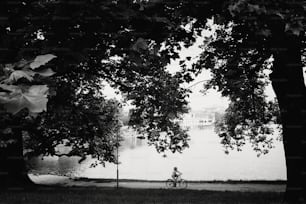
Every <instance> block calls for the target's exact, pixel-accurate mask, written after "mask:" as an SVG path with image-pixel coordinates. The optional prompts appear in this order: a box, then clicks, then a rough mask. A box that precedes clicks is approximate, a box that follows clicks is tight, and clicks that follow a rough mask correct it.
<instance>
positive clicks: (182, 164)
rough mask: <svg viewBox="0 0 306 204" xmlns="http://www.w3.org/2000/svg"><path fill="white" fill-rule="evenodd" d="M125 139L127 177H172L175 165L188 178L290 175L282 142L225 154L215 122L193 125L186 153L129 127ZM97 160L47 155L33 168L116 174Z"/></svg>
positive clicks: (122, 169)
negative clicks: (167, 149)
mask: <svg viewBox="0 0 306 204" xmlns="http://www.w3.org/2000/svg"><path fill="white" fill-rule="evenodd" d="M124 132H126V134H125V135H124V141H123V142H122V144H121V145H122V146H121V148H120V149H119V150H120V151H119V160H120V165H119V174H120V178H124V179H148V180H163V179H166V178H168V177H170V174H171V171H172V169H173V167H174V166H177V167H178V168H179V170H180V171H182V172H183V177H184V178H185V179H188V180H228V179H233V180H240V179H244V180H256V179H260V180H261V179H263V180H277V179H282V180H285V179H286V168H285V157H284V150H283V145H282V143H281V142H279V141H276V142H275V148H274V149H272V150H271V151H270V153H269V154H267V155H262V156H260V157H257V156H256V153H255V152H254V151H252V150H251V147H250V146H247V147H245V148H244V150H243V151H242V152H235V151H233V152H231V153H230V154H229V155H226V154H224V151H223V149H222V146H221V145H220V139H219V138H218V136H217V135H216V133H215V132H214V130H213V127H212V126H209V127H205V128H203V129H198V128H193V129H191V130H190V131H189V133H190V135H191V141H190V148H188V149H187V150H185V151H184V152H183V154H179V153H176V154H172V153H168V154H167V157H163V156H162V155H161V154H158V153H157V152H156V151H155V149H154V147H148V146H147V145H146V141H145V140H143V139H138V138H137V135H136V134H135V132H133V131H132V130H125V131H124ZM92 161H93V160H91V159H88V160H86V161H84V162H83V163H82V164H79V163H78V158H77V157H73V158H66V157H62V158H50V157H49V158H45V159H44V160H39V159H35V160H32V162H31V164H32V171H33V172H36V173H54V174H61V175H69V176H82V177H90V178H116V165H114V164H109V163H107V164H106V167H105V168H104V167H103V166H98V167H96V168H89V166H90V164H91V163H92Z"/></svg>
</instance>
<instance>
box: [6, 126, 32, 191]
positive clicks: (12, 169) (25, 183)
mask: <svg viewBox="0 0 306 204" xmlns="http://www.w3.org/2000/svg"><path fill="white" fill-rule="evenodd" d="M13 139H14V140H15V141H16V142H15V143H13V144H9V145H8V146H7V147H6V148H1V149H0V189H1V190H19V189H20V190H21V189H25V188H27V189H28V188H32V187H34V186H35V185H34V183H33V182H32V181H31V179H30V178H29V176H28V174H27V173H28V172H27V168H26V164H25V161H24V157H23V142H22V134H21V130H15V131H14V136H13Z"/></svg>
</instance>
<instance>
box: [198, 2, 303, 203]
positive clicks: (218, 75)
mask: <svg viewBox="0 0 306 204" xmlns="http://www.w3.org/2000/svg"><path fill="white" fill-rule="evenodd" d="M304 12H305V5H304V4H303V2H302V1H294V2H291V1H268V2H260V3H259V2H256V1H232V2H227V3H226V4H225V9H224V13H223V14H216V15H215V16H214V19H215V22H216V24H219V25H221V26H220V27H219V29H217V33H216V35H215V36H214V37H212V38H211V39H208V42H209V44H208V46H207V47H206V48H205V49H204V52H203V54H202V57H201V59H200V61H199V62H198V65H197V66H194V69H195V70H197V69H201V68H207V69H210V70H211V71H212V73H213V79H212V80H211V81H210V83H209V84H207V87H206V88H208V87H215V88H218V89H219V90H220V91H221V92H222V94H223V95H226V96H228V97H229V98H230V99H231V101H232V102H231V105H230V107H229V109H228V113H227V114H226V118H225V121H226V124H225V126H223V127H226V131H225V132H224V133H223V134H221V136H222V137H223V142H225V144H229V143H230V141H234V142H235V143H236V145H238V146H239V145H241V144H243V143H244V140H245V139H246V138H245V135H249V134H247V132H248V131H252V132H253V133H251V137H250V139H251V141H252V142H253V144H254V143H255V144H258V143H262V142H264V143H265V144H269V143H267V142H269V141H268V140H267V138H268V137H266V136H265V135H268V134H270V131H269V130H268V129H267V128H265V127H266V124H268V122H269V121H273V120H274V119H273V117H272V115H271V114H270V112H275V110H276V109H275V106H274V105H273V104H271V103H270V104H269V103H267V102H266V101H265V99H264V95H263V85H264V81H263V78H264V77H263V76H264V72H263V69H265V68H269V66H267V63H269V61H270V64H271V65H272V66H271V69H270V70H271V71H272V73H271V74H270V75H269V77H270V80H271V81H272V86H273V89H274V91H275V94H276V96H277V104H278V105H279V109H280V116H281V124H282V133H283V141H284V147H285V156H286V166H287V194H286V196H287V197H286V198H288V199H289V200H291V199H299V198H300V197H301V196H302V195H303V194H305V189H306V188H305V185H306V182H305V174H304V173H303V172H305V165H304V164H305V159H306V157H305V146H304V142H303V141H304V140H305V139H304V136H305V135H306V134H305V130H306V126H305V121H306V118H305V104H306V103H305V102H306V101H305V99H306V95H305V93H306V92H305V84H304V79H303V66H304V65H303V62H302V56H303V50H304V49H305V41H304V39H305V27H304V26H305V18H304ZM272 61H273V62H272ZM243 127H245V128H243ZM254 127H255V129H254ZM241 130H242V131H241ZM245 130H246V131H247V132H246V131H245ZM254 130H255V131H254ZM267 130H268V131H267ZM241 133H242V135H241Z"/></svg>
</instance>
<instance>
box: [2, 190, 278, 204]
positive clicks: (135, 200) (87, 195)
mask: <svg viewBox="0 0 306 204" xmlns="http://www.w3.org/2000/svg"><path fill="white" fill-rule="evenodd" d="M282 196H283V194H282V193H260V192H247V193H246V192H217V191H195V190H166V189H123V188H119V189H114V188H94V187H86V188H84V187H83V188H80V187H58V188H55V187H52V188H47V187H40V188H38V189H36V190H31V191H23V190H10V191H6V192H2V193H0V204H51V203H52V204H72V203H73V204H87V203H88V204H108V203H118V204H146V203H150V204H159V203H165V204H171V203H175V204H183V203H184V204H185V203H186V204H187V203H190V204H191V203H203V204H205V203H214V204H218V203H228V204H233V203H256V204H258V203H281V201H282Z"/></svg>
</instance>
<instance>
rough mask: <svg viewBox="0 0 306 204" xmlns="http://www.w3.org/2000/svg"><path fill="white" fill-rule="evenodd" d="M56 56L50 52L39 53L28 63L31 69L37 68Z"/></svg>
mask: <svg viewBox="0 0 306 204" xmlns="http://www.w3.org/2000/svg"><path fill="white" fill-rule="evenodd" d="M54 58H56V56H55V55H52V54H46V55H39V56H37V57H36V58H35V59H34V61H33V62H32V63H31V64H30V67H31V68H32V69H36V68H39V67H40V66H42V65H45V64H47V63H48V62H49V61H50V60H52V59H54Z"/></svg>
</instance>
